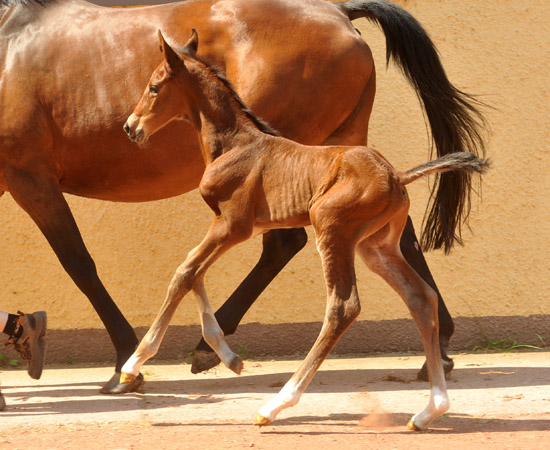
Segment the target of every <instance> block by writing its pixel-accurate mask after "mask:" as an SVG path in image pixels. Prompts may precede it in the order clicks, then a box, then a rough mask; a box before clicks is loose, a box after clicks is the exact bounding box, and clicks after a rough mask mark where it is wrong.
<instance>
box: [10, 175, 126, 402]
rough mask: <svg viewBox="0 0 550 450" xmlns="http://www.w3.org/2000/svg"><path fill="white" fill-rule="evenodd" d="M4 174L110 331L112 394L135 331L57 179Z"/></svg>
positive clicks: (107, 389)
mask: <svg viewBox="0 0 550 450" xmlns="http://www.w3.org/2000/svg"><path fill="white" fill-rule="evenodd" d="M37 166H38V164H37ZM2 173H3V175H4V178H5V179H6V182H7V185H8V190H9V191H10V192H11V195H12V196H13V198H14V199H15V201H16V202H17V203H18V204H19V206H21V208H23V209H24V210H25V211H26V212H27V214H28V215H29V216H30V217H31V218H32V219H33V220H34V222H35V223H36V225H37V226H38V227H39V228H40V230H41V231H42V233H43V234H44V236H45V237H46V239H47V240H48V242H49V244H50V246H51V247H52V249H53V251H54V252H55V254H56V255H57V257H58V258H59V261H60V262H61V265H62V266H63V268H64V269H65V271H66V272H67V273H68V274H69V276H70V277H71V278H72V279H73V281H74V282H75V284H76V285H77V286H78V288H79V289H80V290H81V291H82V292H83V293H84V295H86V297H88V299H89V300H90V302H91V304H92V306H93V307H94V309H95V311H96V312H97V314H98V315H99V317H100V319H101V321H102V322H103V324H104V325H105V328H106V329H107V332H108V333H109V336H110V338H111V341H112V342H113V345H114V346H115V349H116V367H115V375H114V376H113V378H112V379H111V380H110V381H109V382H108V383H107V384H106V385H105V386H103V388H102V390H101V391H102V392H103V393H111V391H112V389H113V387H114V386H115V385H116V384H117V383H118V379H119V377H120V368H121V367H122V364H124V362H125V361H126V359H127V358H128V357H129V356H130V355H131V354H132V352H133V351H134V349H135V347H136V345H137V338H136V335H135V333H134V330H133V329H132V327H131V326H130V324H129V323H128V322H127V320H126V319H125V318H124V316H123V315H122V313H121V312H120V310H119V309H118V307H117V306H116V305H115V303H114V301H113V300H112V298H111V297H110V295H109V293H108V292H107V290H106V289H105V287H104V286H103V284H102V282H101V280H100V279H99V277H98V274H97V271H96V267H95V263H94V261H93V259H92V257H91V256H90V254H89V253H88V250H87V249H86V246H85V245H84V242H83V241H82V237H81V235H80V232H79V230H78V227H77V225H76V222H75V220H74V218H73V215H72V213H71V211H70V209H69V206H68V205H67V202H66V201H65V198H64V197H63V194H62V192H61V190H60V188H59V184H58V182H57V179H55V178H54V177H53V176H49V177H48V176H44V175H40V176H39V175H38V174H35V173H31V172H29V171H25V170H21V169H18V168H14V167H11V166H4V167H3V172H2ZM113 380H114V382H113Z"/></svg>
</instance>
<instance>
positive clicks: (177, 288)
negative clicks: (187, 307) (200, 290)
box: [168, 266, 195, 297]
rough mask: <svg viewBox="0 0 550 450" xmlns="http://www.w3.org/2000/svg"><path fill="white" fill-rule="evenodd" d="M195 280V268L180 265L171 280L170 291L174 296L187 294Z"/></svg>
mask: <svg viewBox="0 0 550 450" xmlns="http://www.w3.org/2000/svg"><path fill="white" fill-rule="evenodd" d="M194 282H195V270H194V269H190V268H189V267H182V266H180V267H178V269H177V270H176V273H175V274H174V276H173V277H172V280H171V281H170V285H169V286H168V291H169V292H170V294H171V296H172V297H178V296H180V295H185V294H186V293H187V292H189V291H190V290H191V289H192V288H193V284H194Z"/></svg>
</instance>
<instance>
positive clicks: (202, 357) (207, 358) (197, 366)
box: [191, 350, 221, 373]
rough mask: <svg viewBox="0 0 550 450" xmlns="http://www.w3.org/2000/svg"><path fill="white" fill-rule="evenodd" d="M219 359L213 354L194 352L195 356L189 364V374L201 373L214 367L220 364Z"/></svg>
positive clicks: (201, 351)
mask: <svg viewBox="0 0 550 450" xmlns="http://www.w3.org/2000/svg"><path fill="white" fill-rule="evenodd" d="M220 362H221V361H220V358H218V355H216V354H215V353H214V352H205V351H203V350H195V356H194V357H193V362H192V363H191V373H201V372H206V371H207V370H210V369H212V368H213V367H216V366H217V365H218V364H219V363H220Z"/></svg>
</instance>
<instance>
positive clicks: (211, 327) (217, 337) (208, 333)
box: [193, 280, 240, 372]
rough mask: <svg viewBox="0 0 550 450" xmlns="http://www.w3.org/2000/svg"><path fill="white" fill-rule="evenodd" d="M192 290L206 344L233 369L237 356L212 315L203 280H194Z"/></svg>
mask: <svg viewBox="0 0 550 450" xmlns="http://www.w3.org/2000/svg"><path fill="white" fill-rule="evenodd" d="M193 292H194V294H195V297H196V299H197V308H198V309H199V316H200V320H201V326H202V335H203V337H204V340H205V341H206V343H207V344H208V345H210V347H212V350H214V352H216V355H218V356H219V358H220V359H221V361H222V362H223V363H224V364H225V366H226V367H229V368H230V369H231V370H233V369H232V366H233V364H234V361H235V359H239V357H238V356H237V355H236V354H235V353H233V352H232V351H231V349H230V348H229V345H227V342H226V340H225V339H224V333H223V331H222V329H221V328H220V325H219V324H218V321H217V320H216V317H215V316H214V312H213V311H212V307H211V306H210V302H209V301H208V297H207V295H206V290H205V289H204V283H203V280H197V281H196V282H195V286H194V287H193ZM239 372H240V370H239Z"/></svg>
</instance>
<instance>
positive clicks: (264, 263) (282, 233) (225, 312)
mask: <svg viewBox="0 0 550 450" xmlns="http://www.w3.org/2000/svg"><path fill="white" fill-rule="evenodd" d="M306 242H307V234H306V232H305V230H304V229H303V228H297V229H285V230H272V231H269V232H268V233H266V234H264V236H263V251H262V255H261V256H260V259H259V261H258V263H257V264H256V266H255V267H254V268H253V269H252V271H251V272H250V273H249V274H248V276H247V277H246V278H245V280H244V281H243V282H242V283H241V284H240V285H239V287H238V288H237V289H236V290H235V292H234V293H233V294H232V295H231V297H229V299H227V301H226V302H225V303H224V304H223V305H222V306H221V307H220V309H219V310H218V311H216V314H215V316H216V319H217V320H218V323H219V325H220V327H221V329H222V330H223V332H224V334H225V335H226V336H227V335H230V334H233V333H235V330H236V329H237V326H238V325H239V322H240V321H241V320H242V318H243V316H244V315H245V314H246V312H247V311H248V310H249V309H250V307H251V306H252V304H253V303H254V302H255V301H256V299H257V298H258V297H259V295H260V294H261V293H262V292H263V291H264V289H265V288H266V287H267V285H268V284H269V283H271V281H273V279H274V278H275V277H276V276H277V274H278V273H279V272H280V271H281V270H282V269H283V267H285V265H286V264H287V263H288V262H289V261H290V260H291V259H292V258H293V257H294V255H296V254H297V253H298V252H299V251H300V250H301V249H302V248H304V246H305V245H306ZM219 362H220V359H219V358H218V356H217V355H216V354H215V353H214V351H213V350H212V349H211V348H210V346H209V345H208V344H207V343H206V342H205V341H204V339H201V341H200V342H199V344H198V346H197V348H196V350H195V356H194V358H193V365H192V366H191V371H192V372H193V373H199V372H202V371H204V370H208V369H210V368H212V367H214V366H217V365H218V364H219Z"/></svg>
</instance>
